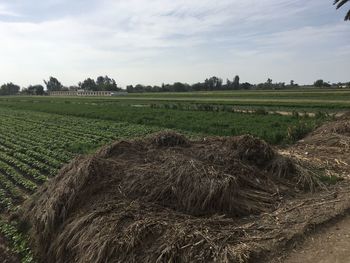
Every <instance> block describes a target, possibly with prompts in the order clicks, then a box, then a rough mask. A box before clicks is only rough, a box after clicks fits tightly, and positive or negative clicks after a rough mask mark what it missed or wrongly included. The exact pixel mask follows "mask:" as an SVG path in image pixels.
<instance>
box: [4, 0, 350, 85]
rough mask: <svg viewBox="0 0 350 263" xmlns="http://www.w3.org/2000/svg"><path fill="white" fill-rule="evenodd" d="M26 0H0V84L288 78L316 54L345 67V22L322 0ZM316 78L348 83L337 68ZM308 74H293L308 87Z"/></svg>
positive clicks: (316, 68) (320, 59)
mask: <svg viewBox="0 0 350 263" xmlns="http://www.w3.org/2000/svg"><path fill="white" fill-rule="evenodd" d="M34 2H35V4H33V5H29V4H28V3H26V4H23V2H21V1H19V0H13V1H8V4H7V6H5V5H1V4H0V35H1V36H2V39H1V41H0V57H1V63H0V72H1V75H0V82H4V81H14V82H18V83H20V84H22V85H27V84H29V83H33V82H40V81H41V80H42V78H46V77H48V76H49V75H55V76H57V77H58V78H62V80H63V81H64V82H66V84H67V85H68V84H74V83H77V82H78V81H79V80H81V79H82V78H85V77H88V76H91V77H95V76H96V75H98V74H110V75H112V76H113V77H116V78H117V79H121V80H122V83H123V84H127V83H136V82H145V83H146V82H148V83H151V84H153V83H154V84H159V83H161V82H163V81H165V82H168V81H169V82H172V81H177V80H182V81H188V82H194V81H199V80H201V79H202V78H204V77H206V75H213V74H217V75H219V76H222V77H229V76H233V75H234V74H237V73H239V74H242V75H243V76H245V77H246V80H249V81H252V82H256V81H261V80H262V79H263V80H264V78H265V76H266V75H268V74H276V76H275V77H274V78H280V79H284V78H287V76H288V74H289V73H290V69H291V68H298V67H300V64H301V62H303V63H304V64H305V65H306V64H310V63H311V64H313V63H314V61H316V60H315V58H319V61H322V60H325V59H327V60H328V63H329V65H332V63H333V64H334V63H336V66H339V65H342V66H343V67H349V62H347V61H345V60H342V56H343V54H348V53H349V46H348V44H347V43H348V41H347V39H349V37H350V33H349V30H348V25H347V24H345V23H343V22H342V17H340V14H338V13H333V12H335V11H334V10H333V9H334V8H333V7H332V6H331V4H330V5H329V11H328V4H326V3H324V2H321V1H308V2H305V1H302V0H293V1H292V0H264V1H261V0H246V1H239V0H220V1H216V2H214V1H209V0H202V1H200V0H192V1H186V0H119V1H114V0H100V1H97V0H88V1H74V2H71V1H69V2H68V1H66V0H61V1H57V0H51V1H45V3H43V2H41V1H37V0H35V1H34ZM11 3H16V4H11ZM83 7H84V8H83ZM38 10H40V14H39V13H37V12H39V11H38ZM79 10H83V11H80V12H79ZM318 12H319V14H318ZM325 14H326V15H325ZM1 15H6V16H12V19H10V20H9V19H8V18H6V19H2V18H1ZM336 15H338V16H339V19H336ZM327 17H330V18H329V19H325V18H327ZM338 21H339V22H338ZM281 61H283V63H281ZM332 61H333V62H332ZM281 64H284V66H282V65H281ZM254 65H259V67H260V68H259V69H252V66H253V67H254ZM334 65H335V64H334ZM313 66H315V69H311V70H315V71H316V70H318V69H320V70H321V69H322V70H324V69H325V67H323V66H322V67H321V66H320V67H317V65H314V64H313ZM336 66H334V67H336ZM334 67H333V68H334ZM324 74H327V75H328V76H329V78H332V79H335V78H337V79H339V80H340V79H344V78H346V77H347V76H345V75H344V73H342V72H339V71H337V72H336V70H335V69H333V70H330V71H328V72H325V73H324ZM309 75H310V74H309ZM309 75H307V74H306V73H302V72H300V76H299V77H300V79H301V80H302V81H304V82H307V81H311V77H310V76H309Z"/></svg>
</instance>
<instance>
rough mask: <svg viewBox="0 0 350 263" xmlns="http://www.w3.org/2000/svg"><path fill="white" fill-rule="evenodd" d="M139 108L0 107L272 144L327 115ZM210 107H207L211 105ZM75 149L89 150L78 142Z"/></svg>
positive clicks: (81, 103) (103, 104) (96, 102)
mask: <svg viewBox="0 0 350 263" xmlns="http://www.w3.org/2000/svg"><path fill="white" fill-rule="evenodd" d="M166 105H168V104H165V106H164V105H163V106H164V107H148V106H147V105H146V107H139V106H142V105H140V104H137V105H136V107H135V105H134V104H130V103H125V101H119V100H117V99H113V98H112V99H111V98H107V99H102V98H56V97H45V98H38V97H15V98H7V99H2V100H0V107H4V108H12V109H18V110H25V111H40V112H45V113H55V114H60V115H66V116H77V117H85V118H90V119H100V120H112V121H116V122H125V123H130V124H139V125H144V126H148V127H149V126H152V127H159V128H164V129H175V130H178V131H182V132H185V133H195V134H201V135H217V136H234V135H241V134H251V135H254V136H257V137H260V138H262V139H264V140H266V141H267V142H269V143H272V144H282V143H290V142H292V141H295V140H297V139H300V138H301V136H302V135H305V134H306V133H307V132H309V131H311V130H312V129H314V128H315V127H316V126H317V125H319V124H320V123H321V122H322V121H324V120H325V119H326V117H322V116H323V115H322V116H321V115H320V116H321V117H319V118H306V117H299V116H282V115H278V114H266V110H265V109H264V110H259V109H257V110H255V112H253V114H243V113H239V112H230V111H224V110H212V109H211V108H212V107H209V105H208V107H209V108H210V109H211V110H193V109H192V108H188V109H187V110H183V109H181V108H178V107H175V108H172V107H166ZM208 107H207V108H208ZM72 147H73V148H72V149H71V150H72V151H73V152H78V153H85V152H89V151H90V148H93V147H90V146H88V147H87V148H86V147H85V146H84V147H83V146H81V145H79V144H77V145H73V146H72Z"/></svg>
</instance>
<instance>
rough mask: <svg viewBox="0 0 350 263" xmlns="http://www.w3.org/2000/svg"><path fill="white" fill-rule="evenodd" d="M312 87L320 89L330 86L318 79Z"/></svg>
mask: <svg viewBox="0 0 350 263" xmlns="http://www.w3.org/2000/svg"><path fill="white" fill-rule="evenodd" d="M314 86H315V87H318V88H322V87H330V86H331V85H330V84H329V83H327V82H325V81H323V80H322V79H318V80H316V81H315V82H314Z"/></svg>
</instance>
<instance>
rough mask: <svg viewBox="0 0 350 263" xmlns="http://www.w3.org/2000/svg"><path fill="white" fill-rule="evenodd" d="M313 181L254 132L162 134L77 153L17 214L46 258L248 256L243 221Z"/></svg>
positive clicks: (164, 259)
mask: <svg viewBox="0 0 350 263" xmlns="http://www.w3.org/2000/svg"><path fill="white" fill-rule="evenodd" d="M315 185H317V179H315V178H314V177H313V175H312V173H309V172H308V170H307V169H303V168H302V167H301V166H300V164H297V163H295V162H293V161H292V160H291V159H287V158H286V157H282V156H280V155H279V154H278V153H277V152H276V151H275V150H274V149H272V148H271V147H270V146H269V145H268V144H266V143H265V142H264V141H261V140H259V139H256V138H254V137H252V136H239V137H231V138H207V139H203V140H201V141H189V140H188V139H186V138H185V137H184V136H182V135H179V134H176V133H171V132H163V133H159V134H155V135H153V136H150V137H148V138H146V139H143V140H134V141H119V142H116V143H114V144H113V145H111V146H109V147H105V148H103V149H101V150H100V151H99V152H98V153H96V154H95V155H94V156H89V157H79V158H77V159H75V160H74V161H73V162H72V163H70V164H69V165H67V166H66V167H64V168H63V169H62V170H61V172H60V174H59V175H58V176H57V177H55V178H54V179H53V180H52V181H50V182H48V183H47V184H45V185H44V186H43V187H42V188H41V189H40V190H39V191H38V192H37V193H36V194H35V195H34V196H33V198H31V200H29V201H28V202H27V203H26V204H25V205H24V208H23V210H22V216H21V219H22V221H23V222H27V223H29V225H30V230H29V231H30V235H31V238H32V241H33V244H32V245H33V248H34V249H35V251H36V253H37V256H38V258H40V260H41V261H42V262H48V263H50V262H56V263H60V262H62V263H63V262H243V261H244V260H245V259H247V258H248V257H249V255H250V254H251V253H252V251H251V248H249V247H248V246H246V245H244V243H243V240H244V238H245V235H246V232H245V231H244V229H243V228H241V225H242V222H243V223H244V222H245V221H246V220H247V218H249V217H252V216H253V215H258V214H261V213H264V212H270V211H272V210H275V209H276V207H277V206H278V205H280V201H281V199H282V198H283V197H285V196H290V195H295V193H296V192H298V191H304V190H312V189H313V188H314V187H315Z"/></svg>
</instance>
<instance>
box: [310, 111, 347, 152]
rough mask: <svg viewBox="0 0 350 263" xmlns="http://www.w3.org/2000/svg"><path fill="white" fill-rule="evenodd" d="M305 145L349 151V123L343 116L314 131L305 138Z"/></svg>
mask: <svg viewBox="0 0 350 263" xmlns="http://www.w3.org/2000/svg"><path fill="white" fill-rule="evenodd" d="M305 142H306V143H307V144H312V145H316V146H325V147H340V148H343V149H346V150H349V149H350V121H349V118H348V117H345V116H343V117H342V118H340V119H339V120H336V121H333V122H329V123H327V124H325V125H323V126H321V127H319V128H318V129H316V130H315V131H314V132H313V133H311V134H310V136H308V137H306V138H305Z"/></svg>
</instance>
